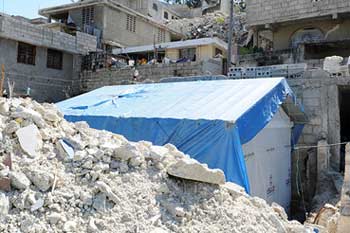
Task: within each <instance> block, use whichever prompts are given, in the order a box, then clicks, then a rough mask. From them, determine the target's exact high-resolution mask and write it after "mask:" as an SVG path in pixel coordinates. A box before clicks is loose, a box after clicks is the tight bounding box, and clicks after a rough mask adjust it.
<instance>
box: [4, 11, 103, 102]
mask: <svg viewBox="0 0 350 233" xmlns="http://www.w3.org/2000/svg"><path fill="white" fill-rule="evenodd" d="M96 44H97V42H96V37H94V36H91V35H88V34H85V33H82V32H76V34H75V35H70V34H67V33H63V32H57V31H54V30H51V29H49V28H47V27H46V26H45V25H34V24H31V23H30V22H28V21H27V20H24V19H20V18H18V17H17V18H15V17H11V16H8V15H4V14H0V64H1V65H3V67H4V68H5V78H6V79H5V84H6V85H7V84H8V83H14V84H15V86H14V92H15V94H16V95H29V96H31V97H33V98H35V99H36V100H39V101H49V102H51V101H53V102H55V101H58V100H62V99H65V98H67V97H69V96H72V95H74V94H77V93H78V92H79V73H80V59H81V55H85V54H87V53H88V52H90V51H96Z"/></svg>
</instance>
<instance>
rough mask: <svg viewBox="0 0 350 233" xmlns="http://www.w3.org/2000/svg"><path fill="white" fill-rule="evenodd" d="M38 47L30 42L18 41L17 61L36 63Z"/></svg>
mask: <svg viewBox="0 0 350 233" xmlns="http://www.w3.org/2000/svg"><path fill="white" fill-rule="evenodd" d="M35 55H36V47H35V46H33V45H30V44H25V43H21V42H19V43H18V49H17V62H18V63H23V64H28V65H35Z"/></svg>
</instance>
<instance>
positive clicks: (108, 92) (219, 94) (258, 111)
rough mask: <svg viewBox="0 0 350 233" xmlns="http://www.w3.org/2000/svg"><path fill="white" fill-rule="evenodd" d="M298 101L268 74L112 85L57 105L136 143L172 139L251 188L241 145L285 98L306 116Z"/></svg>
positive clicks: (297, 116)
mask: <svg viewBox="0 0 350 233" xmlns="http://www.w3.org/2000/svg"><path fill="white" fill-rule="evenodd" d="M294 100H295V98H294V95H293V92H292V90H291V89H290V87H289V86H288V84H287V82H286V80H285V79H283V78H267V79H244V80H215V81H193V82H176V83H158V84H140V85H125V86H108V87H103V88H100V89H97V90H94V91H92V92H89V93H86V94H83V95H80V96H77V97H75V98H72V99H69V100H66V101H63V102H60V103H58V104H57V105H58V107H59V108H60V109H61V110H62V112H63V113H64V115H65V118H66V119H67V120H69V121H73V122H76V121H87V122H88V123H89V125H90V126H91V127H93V128H97V129H105V130H109V131H111V132H114V133H119V134H122V135H124V136H125V137H126V138H127V139H128V140H131V141H139V140H148V141H151V142H153V143H154V144H156V145H164V144H166V143H172V144H174V145H175V146H177V148H178V149H179V150H181V151H183V152H184V153H186V154H188V155H190V156H191V157H193V158H195V159H197V160H198V161H200V162H203V163H206V164H208V166H209V167H211V168H220V169H222V170H223V171H224V172H225V175H226V179H227V180H228V181H232V182H235V183H238V184H240V185H242V186H244V187H245V188H246V190H247V191H248V192H249V180H248V176H247V171H246V167H245V162H244V155H243V152H242V147H241V145H242V144H245V143H247V142H248V141H250V140H251V139H252V138H253V137H254V136H255V135H256V134H257V133H258V132H259V131H260V130H261V129H263V128H264V127H265V126H266V125H267V124H268V122H269V121H270V120H271V119H272V117H273V116H274V114H275V113H276V112H277V111H278V108H279V107H280V106H281V104H282V103H284V102H286V103H287V104H286V106H289V108H288V109H291V111H288V109H287V111H286V112H287V114H288V113H289V115H294V116H295V119H303V113H302V112H303V111H302V109H301V108H299V107H297V106H296V104H295V101H294ZM300 116H302V117H300ZM292 119H293V116H292ZM299 129H300V128H299ZM299 131H300V130H299Z"/></svg>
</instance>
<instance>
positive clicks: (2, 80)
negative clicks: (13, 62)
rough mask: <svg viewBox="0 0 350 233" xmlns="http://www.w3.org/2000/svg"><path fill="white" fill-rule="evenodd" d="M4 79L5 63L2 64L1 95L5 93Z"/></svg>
mask: <svg viewBox="0 0 350 233" xmlns="http://www.w3.org/2000/svg"><path fill="white" fill-rule="evenodd" d="M4 81H5V65H4V64H2V65H1V80H0V97H2V95H3V93H4Z"/></svg>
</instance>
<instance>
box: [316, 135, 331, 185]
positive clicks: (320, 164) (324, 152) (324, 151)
mask: <svg viewBox="0 0 350 233" xmlns="http://www.w3.org/2000/svg"><path fill="white" fill-rule="evenodd" d="M328 166H329V147H328V143H327V141H326V140H320V141H318V143H317V179H318V180H319V179H320V178H321V173H323V172H325V171H327V170H328Z"/></svg>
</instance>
